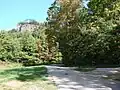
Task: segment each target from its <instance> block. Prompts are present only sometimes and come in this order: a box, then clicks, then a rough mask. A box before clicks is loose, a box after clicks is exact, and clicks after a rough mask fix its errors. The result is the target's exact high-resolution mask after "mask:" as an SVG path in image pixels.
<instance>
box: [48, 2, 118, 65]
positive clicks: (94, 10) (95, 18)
mask: <svg viewBox="0 0 120 90" xmlns="http://www.w3.org/2000/svg"><path fill="white" fill-rule="evenodd" d="M66 1H68V2H66ZM61 2H63V3H61ZM61 2H60V3H58V2H54V3H53V4H52V6H51V7H50V8H49V10H48V18H47V20H48V25H49V31H48V32H49V33H48V37H49V35H53V36H54V37H56V38H55V40H56V42H59V48H60V50H61V52H62V54H63V63H64V64H66V65H90V66H91V65H94V66H98V65H120V33H119V30H120V27H119V26H120V9H119V8H120V1H119V0H114V1H113V0H99V1H97V0H90V2H89V3H88V7H87V8H85V7H84V6H82V5H83V4H82V2H81V3H80V2H79V0H62V1H61ZM75 2H76V3H75ZM78 3H80V5H78Z"/></svg>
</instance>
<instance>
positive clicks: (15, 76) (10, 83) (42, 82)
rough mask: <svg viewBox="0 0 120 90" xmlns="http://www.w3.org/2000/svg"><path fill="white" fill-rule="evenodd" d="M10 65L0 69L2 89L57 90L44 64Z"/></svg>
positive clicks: (0, 88)
mask: <svg viewBox="0 0 120 90" xmlns="http://www.w3.org/2000/svg"><path fill="white" fill-rule="evenodd" d="M8 67H9V66H8ZM8 67H6V68H5V67H4V68H1V69H0V90H31V89H32V90H48V89H49V90H56V87H55V85H54V84H52V83H51V82H50V81H48V80H47V69H46V68H45V67H44V66H30V67H18V66H14V67H11V68H10V69H8ZM36 88H37V89H36Z"/></svg>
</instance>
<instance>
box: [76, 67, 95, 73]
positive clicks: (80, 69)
mask: <svg viewBox="0 0 120 90" xmlns="http://www.w3.org/2000/svg"><path fill="white" fill-rule="evenodd" d="M95 69H96V68H95V67H78V68H76V69H75V70H76V71H81V72H89V71H93V70H95Z"/></svg>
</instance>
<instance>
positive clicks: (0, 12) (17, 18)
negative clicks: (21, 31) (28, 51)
mask: <svg viewBox="0 0 120 90" xmlns="http://www.w3.org/2000/svg"><path fill="white" fill-rule="evenodd" d="M53 2H54V0H0V30H9V29H13V28H15V27H16V25H17V23H19V22H21V21H24V20H26V19H34V20H37V21H39V22H43V21H45V20H46V17H47V10H48V8H49V7H50V6H51V4H52V3H53Z"/></svg>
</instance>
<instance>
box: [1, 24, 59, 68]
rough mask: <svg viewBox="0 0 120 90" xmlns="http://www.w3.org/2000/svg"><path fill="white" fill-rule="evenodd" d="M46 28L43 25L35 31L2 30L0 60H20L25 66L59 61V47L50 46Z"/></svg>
mask: <svg viewBox="0 0 120 90" xmlns="http://www.w3.org/2000/svg"><path fill="white" fill-rule="evenodd" d="M45 29H46V27H45V25H43V26H40V28H39V29H37V30H34V31H27V30H26V31H24V32H19V31H16V30H10V31H1V32H0V60H2V61H6V62H18V63H22V64H23V65H25V66H29V65H38V64H42V63H51V62H55V63H56V62H57V61H59V60H60V59H61V58H60V57H59V56H58V55H59V53H58V49H57V48H55V47H52V48H55V49H54V50H52V49H49V47H48V42H47V39H46V35H45ZM50 50H51V51H50Z"/></svg>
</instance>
